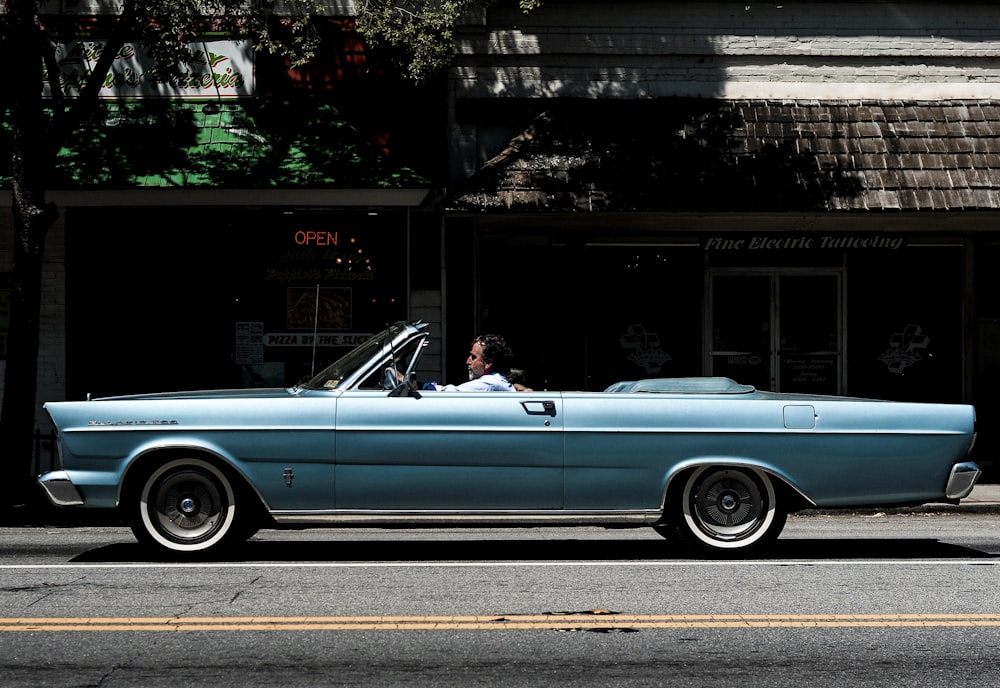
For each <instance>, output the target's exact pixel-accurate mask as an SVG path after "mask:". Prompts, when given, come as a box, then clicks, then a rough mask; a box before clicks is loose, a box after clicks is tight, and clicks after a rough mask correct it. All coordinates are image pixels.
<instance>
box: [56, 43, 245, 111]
mask: <svg viewBox="0 0 1000 688" xmlns="http://www.w3.org/2000/svg"><path fill="white" fill-rule="evenodd" d="M105 45H106V44H105V42H104V41H77V40H73V41H69V42H66V43H58V44H57V45H56V46H55V49H56V54H55V57H56V63H57V65H58V67H59V87H60V88H61V89H62V92H63V95H64V96H65V97H67V98H73V97H77V96H79V95H80V89H81V88H82V87H83V84H84V83H85V81H86V79H87V77H88V76H89V75H90V74H91V72H92V71H93V69H94V66H95V65H96V64H97V61H98V60H99V59H100V58H101V56H102V55H103V54H104V49H105ZM154 65H155V60H153V58H152V57H150V56H149V55H148V54H147V53H146V51H145V50H144V49H143V47H142V46H141V45H139V44H138V43H126V44H125V45H123V46H122V47H121V49H120V50H119V51H118V52H117V54H116V55H115V57H114V61H113V62H112V65H111V68H110V69H109V70H108V74H107V76H106V77H105V78H104V83H103V84H102V85H101V88H100V92H99V96H98V97H100V98H115V99H119V98H180V99H184V98H199V99H204V98H213V99H217V98H223V99H227V98H245V97H249V96H252V95H253V94H254V87H255V83H254V51H253V45H252V44H251V42H250V41H235V40H213V41H198V42H194V43H189V44H188V51H187V57H186V59H185V60H183V61H182V62H181V63H180V65H179V69H178V71H177V73H176V74H172V75H170V76H166V77H162V78H156V77H154V76H153V67H154ZM43 93H44V96H45V97H46V98H51V97H52V90H51V80H50V79H45V82H44V86H43Z"/></svg>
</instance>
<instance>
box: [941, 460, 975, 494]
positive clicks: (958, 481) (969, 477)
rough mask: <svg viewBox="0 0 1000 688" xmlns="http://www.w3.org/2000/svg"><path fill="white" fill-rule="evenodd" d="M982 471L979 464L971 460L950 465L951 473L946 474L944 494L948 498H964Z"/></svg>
mask: <svg viewBox="0 0 1000 688" xmlns="http://www.w3.org/2000/svg"><path fill="white" fill-rule="evenodd" d="M981 474H982V471H980V470H979V466H977V465H976V464H974V463H972V462H971V461H965V462H963V463H956V464H955V465H954V466H952V467H951V475H949V476H948V485H947V486H946V487H945V489H944V496H945V497H946V498H948V499H965V498H966V497H968V496H969V493H971V492H972V488H973V487H975V486H976V481H977V480H979V476H980V475H981Z"/></svg>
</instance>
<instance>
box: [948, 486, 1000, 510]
mask: <svg viewBox="0 0 1000 688" xmlns="http://www.w3.org/2000/svg"><path fill="white" fill-rule="evenodd" d="M982 506H994V507H1000V485H993V484H990V485H976V486H975V487H974V488H972V494H970V495H969V496H968V497H966V498H965V499H963V500H962V503H961V504H959V505H958V507H956V508H962V507H982Z"/></svg>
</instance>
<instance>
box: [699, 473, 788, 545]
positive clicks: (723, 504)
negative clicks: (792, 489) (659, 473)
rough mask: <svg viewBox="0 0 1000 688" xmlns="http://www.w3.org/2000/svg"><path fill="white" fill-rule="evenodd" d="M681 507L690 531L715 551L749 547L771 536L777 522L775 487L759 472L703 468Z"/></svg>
mask: <svg viewBox="0 0 1000 688" xmlns="http://www.w3.org/2000/svg"><path fill="white" fill-rule="evenodd" d="M681 503H682V510H683V515H684V521H685V523H686V525H687V529H688V531H689V532H690V533H691V535H692V536H693V537H695V538H697V539H698V540H699V541H700V542H701V543H703V544H705V545H708V546H710V547H714V548H725V549H733V548H738V547H749V546H750V545H753V544H754V543H756V542H758V541H759V540H761V539H762V538H764V537H765V536H767V535H768V534H769V532H770V529H771V525H772V523H773V522H774V519H775V495H774V487H773V485H772V484H771V480H770V479H769V478H768V477H767V475H766V474H764V472H763V471H760V470H758V469H755V468H749V469H742V468H719V467H712V466H704V467H702V468H699V469H698V470H696V471H695V472H694V473H693V474H692V475H691V477H690V478H688V480H687V483H686V484H685V485H684V494H683V498H682V502H681Z"/></svg>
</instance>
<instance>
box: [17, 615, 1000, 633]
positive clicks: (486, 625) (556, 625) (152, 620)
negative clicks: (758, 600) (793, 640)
mask: <svg viewBox="0 0 1000 688" xmlns="http://www.w3.org/2000/svg"><path fill="white" fill-rule="evenodd" d="M987 626H1000V614H677V615H673V614H668V615H655V614H654V615H647V614H614V613H608V614H589V613H579V614H525V615H504V616H234V617H226V616H219V617H215V616H200V617H170V616H165V617H25V618H2V617H0V632H18V631H19V632H24V631H44V632H57V631H105V632H108V631H116V632H122V631H366V630H368V631H379V630H382V631H386V630H414V631H416V630H431V631H468V630H491V631H497V630H529V629H535V630H625V629H671V628H675V629H683V628H865V627H876V628H892V627H896V628H942V627H987Z"/></svg>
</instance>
